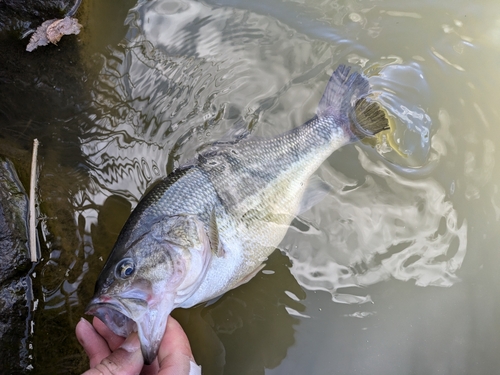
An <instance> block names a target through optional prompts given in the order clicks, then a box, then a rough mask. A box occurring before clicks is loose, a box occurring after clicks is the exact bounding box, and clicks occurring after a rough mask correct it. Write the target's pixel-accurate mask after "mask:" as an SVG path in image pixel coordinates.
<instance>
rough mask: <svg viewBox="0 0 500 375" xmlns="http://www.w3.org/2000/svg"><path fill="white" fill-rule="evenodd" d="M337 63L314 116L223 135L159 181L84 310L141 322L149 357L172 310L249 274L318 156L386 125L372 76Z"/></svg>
mask: <svg viewBox="0 0 500 375" xmlns="http://www.w3.org/2000/svg"><path fill="white" fill-rule="evenodd" d="M349 73H350V69H349V68H347V67H345V66H339V67H338V68H337V70H335V72H334V73H333V74H332V76H331V78H330V81H329V82H328V84H327V86H326V89H325V93H324V94H323V97H322V98H321V100H320V103H319V107H318V111H317V115H316V116H314V117H313V118H312V119H311V120H309V121H308V122H306V123H305V124H303V125H301V126H299V127H297V128H295V129H293V130H291V131H289V132H287V133H285V134H282V135H278V136H276V137H274V138H272V139H251V138H250V139H242V140H240V141H236V142H232V143H216V144H214V145H212V147H211V148H210V149H208V150H207V151H205V152H202V153H201V154H200V155H199V156H198V157H197V159H196V160H195V161H194V162H192V163H190V164H188V165H185V166H183V167H181V168H180V169H178V170H176V171H175V172H173V173H172V174H170V175H169V176H167V177H166V178H164V179H162V180H160V181H159V182H158V183H157V184H156V185H155V186H154V187H153V188H152V189H151V190H150V191H149V192H148V193H147V194H146V195H145V197H144V198H143V199H142V200H141V201H140V202H139V204H138V205H137V207H136V209H135V210H134V211H133V212H132V214H131V216H130V218H129V220H128V221H127V223H126V224H125V225H124V228H123V229H122V231H121V233H120V235H119V237H118V240H117V242H116V244H115V246H114V248H113V250H112V251H111V254H110V256H109V258H108V260H107V261H106V264H105V266H104V268H103V270H102V272H101V274H100V276H99V279H98V281H97V283H96V290H95V294H94V297H93V299H92V301H91V302H90V303H89V305H88V307H87V312H88V313H90V314H93V315H96V316H98V317H99V318H100V319H101V320H103V321H104V323H105V324H107V325H108V327H109V328H110V329H111V330H112V331H113V332H115V333H116V334H120V335H123V336H126V335H128V334H129V333H130V332H131V331H132V330H137V331H138V333H139V338H140V340H141V349H142V353H143V356H144V360H145V362H146V363H151V362H152V361H153V360H154V358H155V357H156V354H157V351H158V347H159V344H160V341H161V338H162V336H163V332H164V330H165V326H166V321H167V318H168V315H169V314H170V312H171V311H172V310H173V309H174V308H176V307H185V308H188V307H191V306H194V305H196V304H198V303H200V302H203V301H207V300H209V299H211V298H214V297H216V296H219V295H221V294H223V293H225V292H226V291H228V290H230V289H232V288H235V287H237V286H238V285H241V284H242V283H244V282H246V281H248V280H249V279H251V278H252V277H253V276H254V275H255V274H256V273H257V272H258V271H259V270H260V268H261V267H262V263H263V262H264V261H265V260H266V259H267V257H268V256H269V255H270V253H271V252H272V251H274V250H275V248H276V246H278V245H279V243H280V242H281V240H282V239H283V237H284V236H285V233H286V231H287V230H288V227H289V225H290V222H291V220H292V219H293V217H294V216H295V215H296V214H297V213H298V210H299V207H300V204H301V200H302V199H303V196H304V195H306V196H307V194H308V193H309V192H308V189H310V188H309V187H308V180H309V178H310V176H311V175H312V174H313V173H314V171H315V170H316V169H317V168H318V167H319V166H320V164H321V163H322V162H323V161H324V160H325V159H326V158H327V157H328V156H329V155H330V154H331V153H332V152H334V151H335V150H336V149H338V148H339V147H342V146H343V145H345V144H348V143H350V142H353V141H355V140H358V139H361V138H363V137H366V136H373V135H374V134H376V133H378V132H380V131H382V130H384V129H387V128H388V122H387V119H386V117H385V114H384V112H383V110H382V108H381V107H380V105H379V104H378V103H376V102H373V101H371V100H370V98H369V84H368V80H367V79H366V78H365V77H363V76H362V75H360V74H358V73H352V74H349Z"/></svg>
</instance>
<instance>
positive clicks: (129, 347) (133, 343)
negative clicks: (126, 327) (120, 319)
mask: <svg viewBox="0 0 500 375" xmlns="http://www.w3.org/2000/svg"><path fill="white" fill-rule="evenodd" d="M120 348H122V349H123V350H125V351H127V352H129V353H133V352H136V351H138V350H139V349H140V348H141V343H140V341H139V336H138V335H137V332H132V333H131V334H130V336H129V337H127V339H126V340H125V341H124V342H123V344H121V345H120Z"/></svg>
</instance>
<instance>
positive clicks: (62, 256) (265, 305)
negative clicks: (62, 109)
mask: <svg viewBox="0 0 500 375" xmlns="http://www.w3.org/2000/svg"><path fill="white" fill-rule="evenodd" d="M89 4H90V5H88V9H87V12H88V14H89V16H88V17H89V21H88V27H87V29H86V31H85V32H86V33H87V34H86V35H87V36H84V37H82V38H83V39H82V41H81V43H82V46H81V59H82V60H83V61H85V63H86V64H87V65H88V66H89V68H88V69H89V76H88V78H89V79H88V80H86V82H85V87H86V93H85V95H86V97H88V100H87V101H86V102H85V103H83V104H82V106H81V109H80V110H79V111H78V112H77V114H76V115H75V116H73V117H72V118H69V119H63V120H61V122H63V123H64V124H65V125H64V126H65V127H67V128H68V129H70V130H69V131H68V132H66V133H65V132H62V135H60V134H57V133H55V132H53V133H50V132H51V130H50V129H51V128H50V127H49V128H48V130H47V132H48V134H47V135H45V137H47V138H50V137H54V138H53V142H52V144H51V146H52V147H51V150H50V151H44V152H42V158H43V165H42V169H41V174H42V175H44V176H45V177H41V187H40V189H41V190H40V201H41V211H42V212H41V214H42V215H44V214H45V216H44V217H43V220H42V221H41V232H40V233H41V235H42V236H41V241H42V255H43V259H42V260H41V262H40V264H39V265H38V266H37V268H36V270H35V274H34V275H33V277H32V278H33V280H34V285H35V291H34V292H35V301H36V303H37V310H36V312H35V315H34V321H33V329H32V336H31V338H32V342H31V344H32V357H33V363H32V366H33V372H35V373H68V372H70V373H75V374H77V373H79V372H81V371H83V370H84V369H85V366H86V360H85V357H84V356H83V353H82V351H81V349H80V348H79V346H78V343H77V342H76V339H75V337H74V334H73V329H74V326H75V324H76V322H77V321H78V319H79V317H80V316H81V315H82V311H83V308H84V306H85V304H86V303H87V302H88V300H89V298H90V296H91V294H92V292H93V286H94V282H95V280H96V278H97V275H98V272H99V271H100V269H101V267H102V265H103V263H104V261H105V259H106V256H107V254H108V253H109V251H110V249H111V247H112V245H113V241H114V239H115V238H116V236H117V235H118V233H119V230H120V228H121V226H122V225H123V223H124V221H125V220H126V218H127V217H128V215H129V213H130V211H131V210H132V209H133V207H135V205H136V204H137V201H138V200H139V199H140V197H141V196H142V195H143V194H144V192H145V191H146V189H147V188H148V187H149V186H151V184H152V183H153V182H154V181H156V180H158V179H159V178H160V177H161V176H164V175H165V174H166V173H169V172H171V171H172V170H173V169H174V168H176V167H178V166H180V165H182V164H183V163H185V162H187V161H189V160H191V159H192V158H194V157H195V156H196V153H197V152H198V151H200V150H201V149H202V148H203V147H204V146H205V145H206V144H208V143H210V142H213V141H215V140H219V139H221V138H224V139H231V138H234V137H236V136H237V135H238V134H243V133H247V132H248V133H250V134H251V136H259V137H270V136H272V135H275V134H279V133H281V132H284V131H286V130H289V129H291V128H293V127H295V126H298V125H300V124H302V123H303V122H304V121H306V120H308V119H309V118H310V117H312V116H313V115H314V113H315V110H316V106H317V104H318V102H319V99H320V96H321V93H322V92H323V89H324V87H325V84H326V82H327V80H328V78H329V76H330V74H331V73H332V71H333V70H334V69H335V68H336V66H337V65H339V64H348V65H351V66H353V69H355V70H357V71H360V72H363V73H364V74H365V75H366V76H367V77H369V80H370V83H371V84H372V87H373V90H374V97H375V98H376V100H378V101H379V102H380V103H382V104H383V105H384V107H385V108H386V109H387V112H388V115H389V116H390V120H391V130H390V131H389V132H387V133H384V134H382V135H381V136H379V137H378V138H377V139H376V140H373V141H366V142H362V143H361V142H358V143H356V144H353V145H348V146H346V147H344V148H342V149H341V150H339V151H337V152H335V153H334V154H333V155H332V156H331V157H330V158H329V159H328V160H327V161H326V162H325V163H324V165H322V167H321V168H320V170H319V171H318V175H320V176H321V177H322V178H323V179H324V180H325V181H327V182H328V183H329V184H330V185H331V186H332V187H333V189H332V192H331V193H330V194H329V195H328V196H327V197H326V198H325V200H324V201H323V202H321V204H320V205H317V206H316V207H313V208H312V209H311V210H310V211H308V212H306V213H304V214H303V215H301V216H300V217H298V218H297V219H296V220H294V222H293V224H292V227H291V229H290V231H289V233H288V234H287V236H286V238H285V239H284V241H283V242H282V244H281V245H280V249H279V250H277V251H276V252H275V253H274V254H273V255H272V256H271V257H270V259H269V261H268V262H267V266H266V268H265V269H264V270H263V271H262V272H261V273H260V274H259V275H257V276H256V277H255V279H253V280H252V281H251V282H249V283H248V284H246V285H244V286H242V287H240V288H238V289H236V290H233V291H230V292H229V293H227V294H226V295H224V296H223V297H221V298H220V299H219V300H217V301H212V302H211V303H210V304H207V305H203V306H199V307H196V308H193V309H189V310H178V311H175V312H174V316H175V317H176V318H178V319H179V321H180V322H181V324H183V326H184V328H185V329H186V332H187V333H188V336H189V338H190V341H191V344H192V346H193V350H194V355H195V357H196V359H197V360H198V362H199V363H200V364H201V365H202V367H203V369H204V372H203V373H204V374H205V375H208V374H272V375H276V374H306V373H307V374H309V375H313V374H472V373H473V374H492V373H495V372H496V371H497V369H498V368H499V366H500V359H499V356H498V354H497V348H498V347H499V346H500V318H499V313H500V311H499V299H498V285H499V284H498V282H499V276H498V275H499V273H498V272H497V268H498V267H497V264H499V261H500V259H499V258H500V255H499V254H500V253H499V251H498V245H497V244H498V243H499V240H500V238H499V235H498V230H497V228H498V225H499V223H498V222H499V220H500V195H499V183H500V181H499V180H498V178H499V177H497V176H499V175H500V174H499V173H498V172H499V171H498V166H497V164H498V163H496V148H498V147H499V146H500V138H499V135H500V134H499V130H498V125H497V119H498V118H499V114H498V109H497V108H498V106H497V105H496V100H497V98H498V84H497V83H498V82H497V81H499V79H498V74H497V72H498V67H499V64H500V59H499V57H498V56H499V55H498V50H499V48H500V17H499V16H498V14H500V12H499V11H500V7H499V6H498V5H497V4H496V3H494V2H489V1H485V0H483V1H480V2H474V3H470V2H465V1H460V2H457V1H453V2H452V1H438V2H436V1H427V2H422V1H418V2H417V1H408V0H405V1H368V0H361V1H327V2H322V1H316V0H314V1H310V2H301V1H278V0H273V1H263V0H262V1H256V2H252V3H248V2H240V1H234V0H231V1H229V0H227V1H226V0H210V1H205V2H201V1H191V0H155V1H139V2H138V3H136V4H133V3H130V4H129V6H130V10H129V12H128V14H127V16H126V18H121V19H114V17H113V15H114V14H117V12H118V9H117V8H118V7H119V6H118V5H114V6H109V7H104V6H102V5H100V6H99V5H97V4H96V3H89ZM124 6H126V4H122V5H120V7H124ZM120 12H122V13H123V12H124V11H123V9H121V8H120ZM123 23H124V24H125V27H123V26H122V25H123ZM110 30H115V31H114V32H115V33H116V35H112V36H109V33H110ZM116 30H121V33H122V34H123V39H122V34H120V33H118V31H116ZM100 35H107V38H105V40H108V41H110V42H109V43H110V44H108V45H107V46H103V45H102V41H101V40H100V37H99V36H100ZM65 134H71V135H72V136H71V137H68V136H65ZM58 137H59V138H58ZM51 176H54V177H51ZM44 183H45V187H44V185H43V184H44ZM44 210H45V211H44ZM53 213H56V214H54V215H55V216H56V217H55V216H54V217H51V216H50V215H53ZM54 337H63V340H62V341H61V342H60V344H59V343H57V345H54V344H53V343H52V342H53V338H54ZM49 342H50V343H51V345H52V347H51V348H50V349H47V345H48V343H49Z"/></svg>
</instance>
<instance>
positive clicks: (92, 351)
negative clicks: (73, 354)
mask: <svg viewBox="0 0 500 375" xmlns="http://www.w3.org/2000/svg"><path fill="white" fill-rule="evenodd" d="M75 333H76V337H77V339H78V341H79V342H80V344H81V345H82V346H83V349H84V350H85V353H87V356H88V357H89V361H90V367H91V368H92V367H94V366H95V365H97V364H98V363H99V362H101V360H102V359H103V358H105V357H107V356H108V355H109V354H110V353H111V350H109V346H108V344H107V343H106V340H104V338H103V337H102V336H101V335H99V334H98V333H97V332H96V330H95V329H94V327H92V324H90V323H89V322H88V321H86V320H85V319H83V318H81V319H80V321H79V322H78V324H77V325H76V329H75Z"/></svg>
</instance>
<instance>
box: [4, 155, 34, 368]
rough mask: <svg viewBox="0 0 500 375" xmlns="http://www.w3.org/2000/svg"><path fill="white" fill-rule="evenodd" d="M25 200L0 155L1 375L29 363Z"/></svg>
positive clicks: (12, 166)
mask: <svg viewBox="0 0 500 375" xmlns="http://www.w3.org/2000/svg"><path fill="white" fill-rule="evenodd" d="M27 223H28V197H27V196H26V192H25V191H24V188H23V186H22V184H21V182H20V181H19V178H18V177H17V173H16V171H15V168H14V165H13V164H12V163H11V162H10V161H9V160H8V159H6V158H4V157H2V156H0V353H2V355H1V356H0V358H1V359H0V373H2V374H12V373H19V372H23V370H25V369H26V368H27V366H28V365H29V363H28V348H27V339H28V334H29V333H28V319H29V309H30V305H29V304H30V296H31V286H30V284H31V283H30V279H29V275H28V273H29V270H30V267H31V261H30V256H29V251H28V232H27V228H28V227H27Z"/></svg>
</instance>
